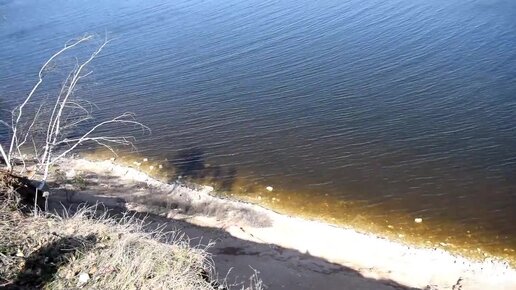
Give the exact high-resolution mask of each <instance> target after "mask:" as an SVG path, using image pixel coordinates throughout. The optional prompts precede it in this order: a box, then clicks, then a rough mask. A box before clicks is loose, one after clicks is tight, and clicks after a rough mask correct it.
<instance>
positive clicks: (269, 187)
mask: <svg viewBox="0 0 516 290" xmlns="http://www.w3.org/2000/svg"><path fill="white" fill-rule="evenodd" d="M265 189H267V191H273V190H274V188H273V187H272V186H267V187H266V188H265Z"/></svg>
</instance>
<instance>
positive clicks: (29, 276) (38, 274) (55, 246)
mask: <svg viewBox="0 0 516 290" xmlns="http://www.w3.org/2000/svg"><path fill="white" fill-rule="evenodd" d="M96 243H97V237H96V236H95V235H88V236H85V237H83V236H69V237H61V238H59V239H57V240H55V241H53V242H51V243H49V244H47V245H45V246H43V247H41V248H40V249H38V250H37V251H35V252H33V253H32V254H30V256H29V257H27V259H26V261H25V266H24V267H23V269H22V270H21V271H20V272H19V273H18V276H17V277H16V280H15V281H14V282H13V283H11V284H10V285H7V286H6V288H5V289H42V288H44V286H45V285H46V284H47V283H49V282H50V281H52V279H53V277H54V275H55V274H56V273H57V271H58V270H59V268H60V267H62V266H64V265H66V264H67V263H68V261H70V257H72V256H73V255H75V254H77V253H82V254H84V253H85V252H88V251H89V250H91V249H92V248H93V247H94V246H95V244H96Z"/></svg>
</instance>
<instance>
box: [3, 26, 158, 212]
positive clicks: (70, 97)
mask: <svg viewBox="0 0 516 290" xmlns="http://www.w3.org/2000/svg"><path fill="white" fill-rule="evenodd" d="M95 38H96V37H95V36H93V35H85V36H82V37H80V38H78V39H75V40H71V41H69V42H67V43H66V44H65V45H64V47H63V48H61V49H60V50H58V51H57V52H56V53H54V54H53V55H52V56H51V57H50V58H49V59H48V60H47V61H46V62H45V63H44V64H43V66H42V67H41V69H40V70H39V72H38V81H37V82H36V84H35V85H34V86H33V87H32V89H31V90H30V92H29V94H28V95H27V97H26V98H25V99H24V100H23V101H22V102H21V103H20V104H19V105H18V106H17V107H16V108H14V109H13V110H12V112H11V114H12V120H11V124H9V123H8V122H7V121H5V120H3V121H0V122H1V124H3V125H5V126H7V127H8V128H9V134H10V136H9V138H8V140H10V141H9V143H8V144H6V146H5V147H4V145H2V144H0V154H1V156H2V158H3V160H4V161H5V162H4V163H5V171H7V172H8V173H9V174H15V173H17V174H20V175H23V174H25V173H26V170H27V158H28V157H27V156H31V157H32V160H34V162H35V164H33V165H32V167H33V168H34V169H33V171H32V173H31V178H36V179H37V181H38V185H37V189H36V190H37V191H42V190H43V188H44V187H45V185H46V183H47V180H48V177H49V171H50V168H51V167H52V165H54V164H55V163H56V162H58V161H59V160H61V159H63V158H64V157H66V156H67V155H69V154H70V153H72V152H73V151H74V150H76V149H77V147H78V146H80V145H82V144H84V143H88V142H90V143H95V144H98V145H100V146H103V147H106V148H108V149H109V150H111V151H112V152H115V151H114V146H116V145H130V146H132V145H133V141H134V140H135V137H134V136H133V135H122V136H120V135H116V134H114V135H113V134H112V132H113V129H114V128H113V127H116V126H119V125H124V126H127V125H129V126H133V127H134V128H132V129H141V130H143V132H146V131H150V129H149V128H148V127H146V126H145V125H143V124H141V123H140V122H138V121H136V119H135V118H134V114H132V113H129V112H126V113H123V114H121V115H118V116H116V117H114V118H112V119H108V120H103V121H97V122H95V119H94V118H93V116H92V110H93V108H94V107H95V105H94V104H92V103H90V102H88V101H86V100H84V99H80V98H78V97H77V96H76V94H75V91H76V88H77V85H78V83H79V82H80V81H81V80H82V79H84V78H85V77H87V76H88V75H90V74H91V73H92V71H88V70H87V67H88V65H89V64H90V63H91V62H92V61H93V59H94V58H95V57H96V56H97V55H98V54H99V53H100V52H101V51H102V49H104V47H105V46H106V45H107V44H108V41H107V40H106V39H104V40H103V41H102V43H101V44H100V45H99V46H98V47H97V48H96V49H95V50H94V51H93V52H91V53H90V54H89V55H88V56H87V57H86V58H85V60H83V61H79V60H78V59H77V58H76V61H75V64H74V65H73V68H72V69H71V70H70V72H69V73H68V74H67V76H66V78H65V80H64V81H62V82H61V85H60V88H59V89H58V91H59V92H58V93H57V94H55V95H53V96H51V97H47V98H35V96H36V94H37V92H38V89H39V88H40V86H41V85H42V83H43V82H44V80H45V77H46V75H47V74H48V73H49V71H50V70H51V68H52V66H53V64H54V62H55V61H56V59H57V58H59V57H60V56H62V55H63V54H64V53H66V52H68V51H70V50H72V49H76V48H78V47H79V46H80V45H82V44H84V43H86V42H89V41H92V40H94V39H95ZM110 128H111V130H109V129H110ZM106 132H111V133H106ZM106 134H110V135H106ZM17 163H19V166H16V164H17ZM48 194H49V193H48V192H45V193H44V194H43V196H46V197H47V198H48ZM37 199H38V193H37V192H36V194H35V198H34V208H35V209H34V210H35V212H37V204H38V200H37Z"/></svg>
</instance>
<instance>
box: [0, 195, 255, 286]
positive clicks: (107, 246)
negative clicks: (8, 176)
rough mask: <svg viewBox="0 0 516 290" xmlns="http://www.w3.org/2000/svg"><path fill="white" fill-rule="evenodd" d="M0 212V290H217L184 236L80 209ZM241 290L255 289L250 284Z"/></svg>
mask: <svg viewBox="0 0 516 290" xmlns="http://www.w3.org/2000/svg"><path fill="white" fill-rule="evenodd" d="M1 205H2V206H0V218H1V220H0V288H2V287H5V288H6V289H20V288H21V289H33V288H42V289H77V288H84V289H225V287H222V286H220V285H219V284H218V283H217V282H214V281H213V280H212V279H211V278H212V277H213V276H214V275H213V274H212V273H213V272H214V271H213V264H212V263H211V259H210V256H209V254H208V253H207V252H206V249H203V248H192V247H191V246H190V245H189V243H188V240H186V238H185V237H184V236H180V235H177V234H174V233H163V232H153V233H146V232H144V231H143V229H142V227H143V222H142V221H137V220H135V219H134V218H133V217H130V216H123V217H121V218H117V219H113V218H110V217H108V216H107V215H106V214H104V215H102V216H100V217H98V216H97V217H95V213H96V208H91V207H90V208H81V209H79V210H78V211H77V212H76V213H75V214H73V215H72V216H65V217H59V216H56V215H47V216H36V217H34V216H31V215H25V214H23V213H21V212H20V211H17V210H13V209H12V207H9V206H3V205H4V203H2V204H1ZM251 279H252V280H251V283H252V286H250V287H249V288H248V289H261V288H262V286H261V281H259V280H258V279H257V278H256V277H252V278H251Z"/></svg>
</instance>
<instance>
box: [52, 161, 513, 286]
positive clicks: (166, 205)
mask: <svg viewBox="0 0 516 290" xmlns="http://www.w3.org/2000/svg"><path fill="white" fill-rule="evenodd" d="M59 166H60V167H61V170H62V171H63V172H66V173H67V177H66V178H69V179H73V178H75V177H76V176H80V177H81V180H82V183H84V185H86V186H83V187H82V188H83V189H82V190H81V188H80V187H81V186H78V185H77V184H73V183H72V184H69V185H66V186H65V188H63V189H62V190H58V191H57V193H56V194H55V196H54V200H56V201H60V202H65V203H78V202H84V201H88V202H95V201H100V202H103V203H105V204H106V205H107V206H108V207H118V208H125V209H128V210H133V211H136V212H141V213H146V214H148V215H149V218H150V220H151V222H153V223H161V224H165V227H166V228H170V229H180V230H181V231H183V232H185V233H186V234H188V235H189V237H190V238H192V241H193V242H197V243H199V242H201V243H202V242H208V240H213V241H215V242H216V245H215V246H214V247H213V249H212V253H213V254H214V260H215V262H216V264H217V267H218V269H219V272H220V273H225V272H227V271H228V270H229V269H230V267H233V270H232V271H231V272H230V275H229V276H228V278H229V280H231V279H242V278H245V276H247V275H248V274H250V273H251V272H252V269H256V270H258V271H259V272H260V273H261V275H260V276H261V278H262V279H263V280H264V282H265V284H266V285H268V286H269V289H403V288H416V289H453V290H458V289H462V290H466V289H482V290H483V289H504V290H509V289H511V290H513V289H516V270H515V269H513V268H512V267H511V266H510V265H509V264H508V263H506V262H504V261H495V260H492V259H486V260H484V261H482V262H477V261H471V260H468V259H466V258H464V257H460V256H456V255H452V254H451V253H448V252H446V251H444V250H441V249H426V248H419V247H416V246H410V245H405V244H401V243H397V242H393V241H389V240H387V239H384V238H381V237H378V236H376V235H373V234H368V233H361V232H358V231H356V230H354V229H351V228H341V227H336V226H332V225H329V224H325V223H322V222H317V221H310V220H305V219H301V218H297V217H291V216H286V215H282V214H278V213H276V212H274V211H271V210H269V209H265V208H263V207H261V206H258V205H254V204H249V203H244V202H239V201H234V200H230V199H226V198H220V197H217V196H215V195H214V192H213V189H212V188H211V187H207V186H199V187H197V188H189V187H186V186H184V185H180V184H166V183H163V182H160V181H159V180H156V179H154V178H152V177H150V176H148V175H147V174H145V173H143V172H141V171H139V170H138V169H137V168H131V167H127V166H122V165H119V164H116V163H115V162H113V161H111V160H107V161H90V160H86V159H67V160H65V161H63V162H61V164H59ZM75 179H77V178H75ZM201 237H202V240H201ZM251 268H252V269H251Z"/></svg>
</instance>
